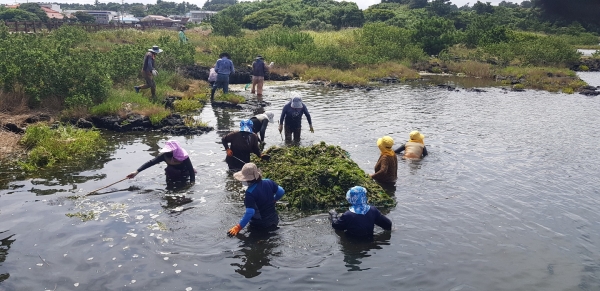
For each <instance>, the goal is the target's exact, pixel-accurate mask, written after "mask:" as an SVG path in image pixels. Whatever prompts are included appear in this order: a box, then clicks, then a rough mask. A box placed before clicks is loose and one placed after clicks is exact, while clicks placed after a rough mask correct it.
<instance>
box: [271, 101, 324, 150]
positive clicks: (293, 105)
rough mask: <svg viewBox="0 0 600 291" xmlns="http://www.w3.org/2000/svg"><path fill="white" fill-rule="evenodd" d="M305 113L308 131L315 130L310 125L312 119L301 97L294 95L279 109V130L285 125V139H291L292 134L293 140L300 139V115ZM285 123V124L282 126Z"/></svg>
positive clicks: (297, 140)
mask: <svg viewBox="0 0 600 291" xmlns="http://www.w3.org/2000/svg"><path fill="white" fill-rule="evenodd" d="M303 114H304V115H306V121H308V125H309V126H310V132H315V130H314V129H313V127H312V119H311V118H310V113H308V109H307V108H306V105H304V103H303V102H302V98H300V97H294V98H292V100H291V101H290V102H288V103H287V104H286V105H285V106H283V109H282V110H281V117H279V132H280V133H281V131H282V130H283V128H284V127H285V140H286V141H288V142H289V141H291V140H292V134H293V135H294V141H295V142H299V141H300V131H301V129H302V115H303ZM284 125H285V126H284Z"/></svg>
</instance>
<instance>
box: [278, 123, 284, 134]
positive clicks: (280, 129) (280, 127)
mask: <svg viewBox="0 0 600 291" xmlns="http://www.w3.org/2000/svg"><path fill="white" fill-rule="evenodd" d="M281 131H283V124H280V125H279V133H281Z"/></svg>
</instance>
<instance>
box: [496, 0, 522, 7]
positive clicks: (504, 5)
mask: <svg viewBox="0 0 600 291" xmlns="http://www.w3.org/2000/svg"><path fill="white" fill-rule="evenodd" d="M498 6H500V7H507V8H518V7H519V4H517V3H512V2H506V1H502V2H500V4H498Z"/></svg>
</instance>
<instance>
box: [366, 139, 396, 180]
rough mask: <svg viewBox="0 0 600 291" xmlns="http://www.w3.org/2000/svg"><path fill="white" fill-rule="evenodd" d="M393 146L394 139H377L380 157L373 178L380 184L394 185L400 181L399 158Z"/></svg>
mask: <svg viewBox="0 0 600 291" xmlns="http://www.w3.org/2000/svg"><path fill="white" fill-rule="evenodd" d="M393 145H394V139H392V138H391V137H389V136H387V135H386V136H384V137H382V138H379V139H377V147H379V151H380V155H379V159H378V160H377V163H376V164H375V173H374V174H371V178H373V179H374V180H376V181H378V182H384V183H394V182H396V180H397V179H398V157H396V153H395V152H394V150H392V146H393Z"/></svg>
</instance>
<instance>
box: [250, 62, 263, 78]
mask: <svg viewBox="0 0 600 291" xmlns="http://www.w3.org/2000/svg"><path fill="white" fill-rule="evenodd" d="M266 72H267V65H265V62H263V61H262V60H256V61H254V63H252V76H255V77H264V76H265V73H266Z"/></svg>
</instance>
